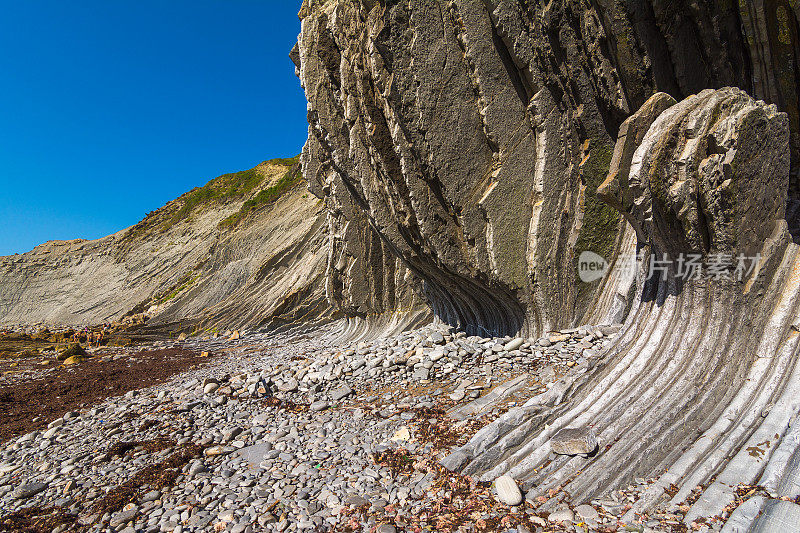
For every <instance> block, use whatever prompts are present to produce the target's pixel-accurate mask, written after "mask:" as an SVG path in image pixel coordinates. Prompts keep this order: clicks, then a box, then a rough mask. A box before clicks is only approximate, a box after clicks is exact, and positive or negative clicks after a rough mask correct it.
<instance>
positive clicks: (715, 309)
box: [445, 88, 800, 523]
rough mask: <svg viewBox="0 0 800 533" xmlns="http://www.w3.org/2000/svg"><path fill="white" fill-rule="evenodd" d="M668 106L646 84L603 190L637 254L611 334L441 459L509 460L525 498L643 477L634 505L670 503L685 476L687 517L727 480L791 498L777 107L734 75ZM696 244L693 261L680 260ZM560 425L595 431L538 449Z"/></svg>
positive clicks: (787, 260) (785, 244) (718, 504)
mask: <svg viewBox="0 0 800 533" xmlns="http://www.w3.org/2000/svg"><path fill="white" fill-rule="evenodd" d="M670 104H673V102H670V101H669V99H668V97H666V95H663V94H657V95H655V96H653V97H652V98H651V99H650V100H649V101H648V102H647V103H646V104H645V105H644V106H643V107H642V109H641V110H640V112H639V113H637V114H635V115H634V116H632V117H631V118H630V119H629V121H628V125H629V126H630V127H633V125H637V124H638V125H645V127H646V133H645V134H644V135H643V136H640V137H641V140H640V142H639V143H638V145H636V146H634V147H633V148H634V151H633V155H632V157H629V158H626V157H625V154H626V153H629V149H630V135H631V133H632V130H631V129H630V128H629V129H628V131H627V135H626V136H623V137H621V138H620V139H619V141H618V143H617V147H616V153H615V158H614V159H615V161H616V160H622V161H623V163H622V164H621V165H620V166H619V167H617V168H612V173H611V174H610V175H609V176H608V179H607V180H606V181H605V183H604V184H603V187H602V188H601V190H602V191H603V193H602V194H601V196H603V197H608V198H609V199H610V201H612V202H613V203H614V205H616V206H618V208H620V209H621V210H622V211H623V213H624V215H625V217H626V218H627V219H629V220H630V221H631V223H632V225H633V226H634V227H635V228H636V231H637V235H638V237H639V242H640V243H641V245H642V246H643V248H644V251H645V256H646V258H647V259H646V260H645V261H644V262H643V264H642V265H641V271H640V274H641V275H640V282H639V284H638V287H639V288H638V294H637V297H636V299H635V304H634V308H633V310H632V311H631V314H630V315H629V317H628V319H627V321H626V323H625V327H624V330H623V334H622V335H621V336H620V338H619V339H618V341H616V342H615V343H614V345H613V346H612V347H611V348H610V350H608V351H607V352H606V353H605V354H604V356H603V358H602V360H601V362H600V363H599V364H598V365H597V367H596V369H595V370H594V371H593V372H584V371H579V372H574V373H572V375H569V376H567V377H566V379H564V380H563V381H562V383H561V384H560V385H559V386H557V387H554V390H559V391H560V396H559V397H558V398H557V399H556V400H555V401H554V400H553V395H552V394H550V393H545V394H542V395H540V396H538V397H534V398H532V399H531V400H529V401H528V402H527V403H526V404H525V405H524V406H523V407H520V408H517V409H513V410H511V411H509V413H507V414H506V415H504V416H503V417H501V418H500V419H498V421H496V422H494V423H493V424H491V425H489V426H487V427H486V428H484V429H483V430H481V431H480V432H479V433H478V434H476V435H475V437H474V438H473V439H472V440H471V441H470V442H469V443H468V444H467V445H465V446H464V447H463V448H461V449H459V450H457V451H456V452H455V453H454V454H453V455H452V456H450V457H449V458H448V459H447V460H446V461H445V463H446V464H447V465H448V466H450V467H451V468H456V469H459V470H463V471H464V472H468V473H472V474H477V475H479V476H481V477H482V478H483V479H486V480H489V479H493V478H494V477H496V476H497V475H500V474H506V473H507V474H509V475H511V476H512V477H514V478H515V479H520V480H522V481H524V482H525V486H526V488H528V489H530V492H529V493H528V497H529V498H535V497H539V496H543V495H546V494H547V491H548V490H550V489H553V488H556V487H559V486H560V485H562V484H563V487H562V488H563V490H564V491H566V492H567V493H568V494H569V495H570V496H571V497H572V498H573V499H574V500H575V501H588V499H590V498H593V497H596V496H598V495H600V494H603V493H606V492H608V491H610V490H613V489H617V488H620V487H622V486H624V485H626V484H627V483H630V482H631V481H632V480H633V479H634V478H636V477H643V478H651V477H657V480H656V482H655V483H653V484H652V485H651V487H650V488H649V489H648V491H647V493H646V494H645V496H644V497H643V498H642V499H640V500H639V501H636V502H635V503H634V506H633V509H632V510H631V511H630V513H629V517H628V518H630V519H633V518H634V517H635V513H641V512H646V511H649V510H651V509H652V508H653V507H654V506H656V505H657V504H664V501H665V499H666V500H667V501H670V502H671V503H673V504H679V503H682V502H683V501H685V500H686V499H687V497H688V496H689V495H690V494H691V492H692V491H693V490H694V489H695V488H696V487H698V486H702V487H704V492H703V493H702V495H701V496H700V498H699V499H698V500H697V501H696V502H695V503H694V505H693V506H692V509H691V510H690V512H689V513H688V514H687V517H686V521H687V523H691V522H692V521H693V520H695V519H698V518H701V517H705V518H707V517H712V516H717V515H720V514H722V513H723V510H724V509H725V508H726V506H729V505H730V504H733V503H734V501H735V500H736V492H735V491H736V488H737V487H738V486H739V485H740V484H744V485H748V484H750V485H756V484H759V485H764V486H765V487H769V489H768V490H769V491H770V495H772V496H773V497H775V498H780V497H785V496H790V497H794V495H793V494H790V492H791V491H793V490H794V486H793V485H791V488H788V487H789V486H788V485H786V484H785V483H784V484H783V485H781V480H784V479H787V478H792V476H794V475H796V474H795V472H794V468H793V467H791V466H789V460H788V458H789V457H793V456H794V455H795V454H800V448H798V447H797V441H796V439H795V438H794V437H793V436H792V435H793V434H794V432H795V430H796V427H795V426H796V424H794V420H795V417H796V415H797V412H798V410H800V403H798V400H797V398H798V396H797V393H798V391H800V373H798V369H800V365H799V364H798V363H799V362H800V354H799V353H798V341H800V336H798V334H797V325H798V323H800V308H798V307H797V302H798V298H799V297H800V275H799V274H798V273H800V254H799V252H800V247H798V246H797V245H796V244H793V243H791V236H790V235H789V233H788V231H787V225H786V221H785V220H784V209H785V196H786V188H787V186H788V180H789V168H790V149H789V120H788V117H787V115H786V114H785V113H780V112H778V111H777V109H776V107H775V106H774V105H766V104H764V103H763V102H758V101H755V100H753V99H752V98H750V97H749V96H748V95H747V94H746V93H744V92H743V91H741V90H739V89H733V88H726V89H722V90H718V91H713V90H706V91H703V92H701V93H700V94H699V95H697V96H693V97H690V98H687V99H685V100H684V101H682V102H680V103H676V104H674V105H670ZM659 108H660V109H662V111H661V113H654V112H653V110H654V109H659ZM648 122H650V123H651V124H650V125H649V126H646V124H647V123H648ZM623 131H625V128H623ZM623 177H624V178H623ZM622 179H624V181H625V182H627V186H625V187H622V186H621V184H620V180H622ZM693 256H696V258H697V260H696V263H697V264H696V266H697V268H699V269H700V270H699V271H696V270H695V271H692V270H689V269H687V268H688V264H689V261H688V258H690V257H693ZM571 427H591V428H592V429H593V431H595V432H596V433H597V435H598V440H599V444H600V447H599V450H598V452H597V454H596V455H594V456H591V457H587V458H580V457H567V456H556V457H551V456H548V453H549V451H550V450H549V447H548V442H550V440H551V439H552V438H553V437H554V435H555V434H556V433H558V432H559V430H562V429H563V428H571ZM756 449H758V450H762V451H763V453H753V450H756ZM777 450H782V452H780V453H778V451H777ZM712 476H713V477H712ZM781 486H783V487H784V488H783V489H781V488H780V487H781ZM676 487H677V494H671V498H669V497H667V496H666V494H667V491H668V490H669V489H672V490H675V488H676ZM766 504H767V502H761V504H760V505H761V507H764V506H765V505H766ZM759 508H760V507H759ZM728 510H730V509H728ZM752 518H753V517H751V519H752ZM765 519H766V518H765Z"/></svg>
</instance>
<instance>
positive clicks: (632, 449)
mask: <svg viewBox="0 0 800 533" xmlns="http://www.w3.org/2000/svg"><path fill="white" fill-rule="evenodd" d="M300 17H301V20H302V32H301V35H300V37H299V42H298V46H297V47H296V48H295V50H294V51H293V54H292V55H293V59H294V60H295V63H296V65H297V67H298V68H297V73H298V75H299V77H300V79H301V82H302V84H303V87H304V89H305V91H306V94H307V97H308V100H309V112H308V118H309V138H308V142H307V144H306V146H305V148H304V151H303V155H302V162H303V166H304V170H305V172H306V176H307V178H308V180H309V183H310V186H311V190H312V191H313V192H314V193H315V194H317V195H319V196H320V198H323V199H324V200H325V202H326V205H327V207H328V209H329V211H330V213H331V219H332V225H331V229H332V231H334V232H338V233H337V234H341V231H340V230H341V229H342V228H346V229H347V230H348V231H350V232H353V233H358V234H362V235H369V236H370V237H369V241H370V242H380V245H379V246H375V247H374V248H372V251H371V257H373V258H374V261H373V262H371V263H365V262H362V263H360V264H359V263H358V262H357V261H358V259H357V258H359V257H363V255H362V254H363V249H362V248H361V246H362V244H361V243H355V244H354V243H352V242H349V241H345V242H342V244H341V249H342V254H341V257H344V258H345V260H342V261H340V266H341V267H342V268H341V269H339V270H337V272H336V273H335V274H334V275H335V276H337V278H338V279H340V280H341V282H340V283H341V285H343V286H346V285H347V284H348V282H349V280H351V279H355V278H357V277H358V276H367V277H371V276H372V272H374V270H373V269H375V268H376V267H378V265H380V266H382V267H384V270H378V272H381V273H385V265H387V264H388V265H391V267H392V272H398V271H402V270H404V269H406V270H408V271H410V272H411V273H412V275H413V277H414V278H415V279H418V280H419V281H420V282H421V283H420V284H419V285H418V286H417V288H418V290H419V291H420V292H419V294H421V296H422V297H423V298H424V299H425V300H426V301H427V303H428V304H429V306H430V307H431V309H432V310H433V312H434V313H435V315H436V316H438V317H439V318H441V319H442V320H444V321H445V322H447V323H450V324H452V325H455V326H457V327H460V328H463V329H465V330H466V331H468V332H472V333H478V334H487V332H488V333H490V334H492V333H493V334H516V333H518V332H524V333H527V334H529V335H533V336H535V335H537V334H541V333H543V332H546V331H549V330H553V329H558V328H563V327H565V326H568V325H575V324H580V323H603V322H608V321H613V320H623V321H624V329H623V333H622V334H621V335H620V337H619V338H618V339H617V340H616V341H615V342H614V346H613V347H612V348H611V349H609V350H606V351H605V352H604V353H602V354H600V356H599V360H598V362H597V364H596V365H595V366H594V367H593V368H580V369H576V370H575V371H574V372H572V373H571V375H568V376H567V377H566V378H564V379H562V380H561V381H560V382H559V383H558V384H557V385H555V386H553V387H551V388H550V389H549V390H548V391H547V392H545V393H543V394H542V395H540V396H535V397H533V398H531V399H530V400H529V401H528V402H527V403H526V404H525V405H524V406H522V407H520V408H517V409H512V410H511V411H509V413H507V414H506V415H504V416H503V417H501V418H500V419H498V420H497V421H495V422H493V423H492V424H490V425H489V426H487V427H486V428H484V429H483V430H481V431H480V432H478V433H477V434H476V435H475V437H474V438H473V439H472V440H471V441H470V442H469V443H468V444H466V445H465V446H464V447H462V448H461V449H458V450H455V451H454V453H453V454H451V455H450V456H449V457H448V458H446V459H445V460H444V464H445V465H446V466H448V467H449V468H451V469H455V470H459V471H461V472H465V473H468V474H472V475H476V476H478V477H480V478H481V479H483V480H487V481H488V480H494V479H496V478H498V477H499V476H503V475H510V476H511V477H512V478H513V479H517V480H519V481H521V482H522V483H523V484H524V487H525V489H527V490H528V493H529V494H530V496H529V497H533V498H536V497H537V495H538V496H539V497H541V498H544V499H545V501H547V500H548V497H549V496H550V495H551V494H552V492H550V489H553V490H554V491H556V492H558V489H563V490H564V491H566V493H568V494H569V495H570V497H571V499H572V500H573V501H574V502H575V503H579V502H581V501H583V502H587V501H589V500H590V499H592V498H596V497H599V496H601V495H603V494H606V493H608V492H610V491H612V490H614V489H616V488H620V487H624V486H625V485H626V484H628V483H630V482H631V481H632V480H633V479H637V478H657V481H656V483H655V484H654V485H653V486H652V487H651V488H650V489H649V491H648V493H647V494H646V495H644V496H643V497H641V498H639V499H638V500H637V501H635V502H634V505H633V508H632V509H631V511H630V513H629V516H628V518H629V519H633V518H635V517H636V516H637V513H642V512H647V511H650V510H652V509H654V508H655V507H664V506H667V505H669V504H672V505H677V504H682V503H683V502H686V501H689V502H690V503H691V509H690V511H689V512H688V514H687V515H686V522H687V524H692V523H693V522H694V521H695V520H698V519H706V518H709V517H714V516H720V515H722V514H724V515H725V516H726V517H727V516H729V515H730V520H729V521H728V524H727V525H726V528H727V529H726V530H728V531H746V530H751V528H752V530H754V531H755V530H757V531H775V530H778V529H775V528H776V527H778V526H777V525H776V524H778V523H779V522H780V521H783V522H782V523H783V524H789V523H792V521H794V523H795V524H796V523H798V522H800V520H799V519H798V518H797V517H798V516H800V506H797V505H795V504H793V503H791V502H789V501H782V500H791V499H793V498H795V497H796V496H797V492H798V489H797V483H796V476H797V468H796V464H797V462H798V460H797V457H800V450H798V446H797V442H798V440H797V438H796V433H797V427H798V426H797V425H796V424H794V421H795V419H796V416H797V413H798V411H799V410H800V404H799V403H798V401H797V398H798V394H797V393H798V389H800V379H798V378H800V376H798V375H797V371H798V370H797V369H798V368H800V367H798V365H797V362H798V357H797V349H798V346H797V342H798V335H797V332H798V329H800V328H799V327H798V321H800V313H799V312H798V309H797V307H796V302H797V301H798V290H800V286H798V280H800V275H798V266H799V265H798V262H797V261H798V247H797V245H795V244H793V243H792V235H793V234H794V235H797V232H796V228H797V224H796V214H797V205H798V204H797V199H798V194H797V192H798V179H797V174H798V173H797V168H798V166H797V162H798V146H799V144H798V133H800V128H799V127H798V107H797V101H798V96H799V95H800V91H798V86H797V82H796V79H797V77H796V74H797V73H798V55H797V54H798V52H797V50H798V46H797V45H798V38H797V27H798V25H797V11H796V8H795V7H793V4H791V3H788V2H774V3H767V2H760V1H749V0H748V1H743V2H739V3H725V2H708V3H702V4H698V3H689V2H659V1H655V0H652V1H645V2H639V3H635V4H631V3H626V2H617V1H613V0H611V1H606V0H602V1H597V2H588V1H569V2H548V3H537V2H517V1H510V0H509V1H503V0H499V1H495V0H486V1H482V2H477V1H471V0H452V1H445V0H410V1H406V2H380V1H358V2H357V1H354V0H328V1H324V2H323V1H314V0H306V1H305V2H304V4H303V7H302V9H301V11H300ZM659 91H661V92H659ZM764 102H766V103H764ZM637 110H638V112H637ZM587 251H588V252H593V253H594V254H597V255H599V256H600V257H601V258H602V259H605V260H607V261H608V262H609V263H610V264H611V272H610V274H609V275H607V276H604V277H603V278H601V279H600V280H598V281H596V282H594V283H585V282H582V281H581V280H580V277H579V276H578V272H577V271H578V269H577V268H576V267H577V266H578V265H577V262H578V260H579V258H580V257H581V254H582V253H583V252H587ZM637 252H638V253H639V254H641V255H642V257H644V259H645V261H644V262H643V263H642V264H643V265H644V266H640V268H641V269H642V270H640V271H639V272H638V273H635V274H634V275H631V273H630V272H629V271H628V270H626V269H625V268H623V266H624V265H623V263H624V260H625V259H626V257H627V256H628V255H630V254H635V253H637ZM664 254H666V255H667V257H670V258H672V263H671V264H670V265H669V266H668V267H666V268H665V269H664V271H663V273H662V272H659V273H658V275H657V276H654V277H651V278H650V279H649V280H646V278H647V274H648V272H647V265H648V264H650V263H649V261H650V260H651V259H659V258H661V259H663V258H664ZM686 255H692V256H694V255H696V256H697V257H698V258H699V262H700V265H701V268H702V269H704V270H705V271H706V273H707V274H708V273H712V274H713V275H711V276H710V277H709V276H705V277H702V278H700V279H687V278H686V277H685V276H681V274H682V272H681V271H680V269H681V268H684V267H685V265H683V264H681V263H680V262H676V260H678V259H679V257H682V256H686ZM387 256H388V257H387ZM721 257H722V258H727V257H730V258H733V259H734V260H736V259H737V258H739V257H741V258H755V259H756V260H755V261H754V263H753V264H752V265H751V266H750V267H745V268H744V269H743V270H737V268H738V267H737V266H725V267H724V268H722V269H721V270H720V269H719V268H718V265H716V266H715V265H714V261H717V260H719V258H721ZM397 259H399V260H400V261H399V262H398V261H397ZM734 265H736V263H734ZM348 267H349V268H348ZM359 267H361V269H359ZM364 269H366V273H365V270H364ZM381 289H382V291H383V292H381V300H382V302H386V301H388V300H389V299H390V296H389V295H388V294H386V291H389V290H390V287H387V286H382V287H381ZM353 303H355V304H361V305H363V300H361V301H359V302H353ZM400 303H401V304H402V302H400ZM583 427H591V428H592V430H593V434H596V435H597V439H598V441H599V446H598V448H597V450H596V452H595V453H594V454H588V455H587V454H584V455H583V456H581V455H576V456H569V455H558V454H556V455H553V454H551V446H550V445H549V441H550V438H551V437H552V436H554V435H555V434H556V433H558V431H559V430H561V429H565V428H583ZM742 484H744V485H748V484H750V485H756V484H759V485H762V486H763V487H765V488H766V491H767V492H766V494H767V495H766V496H765V495H764V494H761V495H758V496H754V497H752V498H750V499H748V500H747V501H746V502H745V503H744V504H743V505H741V506H739V507H738V508H736V505H735V504H734V502H735V501H736V489H737V487H738V486H740V485H742ZM697 487H702V493H701V494H700V495H699V498H697V499H695V497H694V496H692V491H695V490H696V488H697ZM675 488H677V493H673V490H674V489H675ZM690 496H692V497H691V498H690ZM537 501H540V500H537ZM552 503H553V505H555V503H556V500H555V499H553V500H552ZM546 505H547V504H545V507H546ZM731 505H733V506H734V508H735V510H733V512H732V515H731V508H730V506H731ZM792 517H794V518H792Z"/></svg>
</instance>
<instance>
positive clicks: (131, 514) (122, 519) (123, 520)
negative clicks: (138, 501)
mask: <svg viewBox="0 0 800 533" xmlns="http://www.w3.org/2000/svg"><path fill="white" fill-rule="evenodd" d="M138 513H139V508H138V507H137V506H135V505H134V506H133V507H131V508H130V509H128V510H127V511H122V512H121V513H118V514H117V515H115V516H113V517H112V518H111V521H110V522H109V525H110V526H111V527H113V528H118V527H119V526H121V525H123V524H127V523H128V522H130V521H131V520H133V519H134V518H135V517H136V515H137V514H138Z"/></svg>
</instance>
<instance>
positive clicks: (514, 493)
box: [494, 474, 522, 505]
mask: <svg viewBox="0 0 800 533" xmlns="http://www.w3.org/2000/svg"><path fill="white" fill-rule="evenodd" d="M494 488H495V490H497V499H498V500H499V501H500V502H502V503H504V504H506V505H519V504H520V503H522V492H520V490H519V487H518V486H517V482H516V481H514V478H512V477H511V476H509V475H507V474H506V475H503V476H500V477H499V478H497V479H495V480H494Z"/></svg>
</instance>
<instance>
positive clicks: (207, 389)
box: [203, 382, 219, 394]
mask: <svg viewBox="0 0 800 533" xmlns="http://www.w3.org/2000/svg"><path fill="white" fill-rule="evenodd" d="M218 388H219V383H214V382H211V383H209V384H208V385H206V386H205V387H203V393H204V394H211V393H212V392H214V391H216V390H217V389H218Z"/></svg>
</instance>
